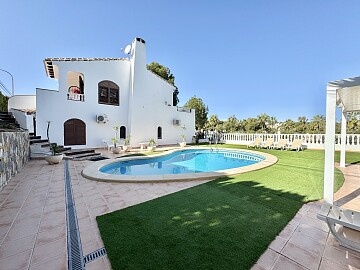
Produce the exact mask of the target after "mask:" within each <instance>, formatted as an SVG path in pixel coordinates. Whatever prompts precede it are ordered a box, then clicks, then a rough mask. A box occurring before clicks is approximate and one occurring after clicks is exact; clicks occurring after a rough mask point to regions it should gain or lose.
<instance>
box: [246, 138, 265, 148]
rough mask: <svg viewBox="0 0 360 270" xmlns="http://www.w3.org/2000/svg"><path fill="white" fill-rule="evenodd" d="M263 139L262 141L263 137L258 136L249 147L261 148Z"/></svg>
mask: <svg viewBox="0 0 360 270" xmlns="http://www.w3.org/2000/svg"><path fill="white" fill-rule="evenodd" d="M261 141H262V138H261V137H256V138H255V140H254V141H253V142H251V143H249V144H248V146H247V147H248V148H249V147H254V148H256V147H257V148H260V146H261Z"/></svg>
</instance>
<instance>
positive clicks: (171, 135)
mask: <svg viewBox="0 0 360 270" xmlns="http://www.w3.org/2000/svg"><path fill="white" fill-rule="evenodd" d="M132 50H133V52H132V57H131V60H127V59H124V60H110V61H103V60H97V61H81V60H76V61H53V65H54V66H55V68H56V70H57V71H58V74H59V75H58V77H59V91H54V90H44V89H37V91H36V96H37V100H36V115H37V134H38V135H41V136H42V137H43V138H46V128H47V121H50V122H51V124H50V132H49V135H50V136H49V137H50V141H51V142H57V143H58V144H64V123H65V122H66V121H67V120H69V119H72V118H76V119H80V120H82V121H83V122H85V124H86V145H78V146H76V145H75V146H74V145H72V146H71V147H72V148H74V149H76V148H85V147H87V148H92V147H94V148H95V147H102V146H103V142H102V140H103V139H105V140H107V141H111V138H113V137H114V135H115V130H114V126H115V125H118V126H125V127H126V133H127V135H131V145H132V146H135V147H136V146H139V143H140V142H147V141H148V140H149V139H150V138H154V139H155V140H156V141H157V143H158V144H159V145H161V144H175V143H177V142H180V141H181V140H182V138H181V134H183V133H184V130H183V129H182V128H181V126H184V125H185V127H186V130H185V133H186V138H187V142H191V138H192V136H193V135H194V133H195V111H194V110H192V112H191V113H188V112H178V111H177V108H176V107H174V106H167V105H165V101H167V103H169V104H172V92H173V89H174V88H173V86H171V85H170V84H168V83H167V82H165V81H164V80H163V79H162V78H159V77H158V76H156V75H154V74H153V73H151V72H150V71H148V70H147V69H146V48H145V44H143V43H141V42H138V41H134V42H133V48H132ZM68 72H79V73H81V75H83V80H84V96H85V99H84V101H74V100H68V99H67V91H68V87H69V86H70V85H69V83H68ZM103 80H109V81H112V82H114V83H116V84H117V85H118V86H119V89H120V91H119V103H120V105H119V106H113V105H104V104H99V103H98V83H99V82H100V81H103ZM99 114H106V115H107V116H108V119H109V121H108V122H107V123H97V122H96V120H95V119H96V115H99ZM173 119H178V120H181V126H174V125H173ZM158 126H161V127H162V138H163V139H161V140H157V128H158Z"/></svg>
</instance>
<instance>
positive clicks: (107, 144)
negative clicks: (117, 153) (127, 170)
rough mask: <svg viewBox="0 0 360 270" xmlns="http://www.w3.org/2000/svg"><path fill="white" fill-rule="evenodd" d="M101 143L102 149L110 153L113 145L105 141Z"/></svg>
mask: <svg viewBox="0 0 360 270" xmlns="http://www.w3.org/2000/svg"><path fill="white" fill-rule="evenodd" d="M102 142H103V143H104V148H105V149H107V150H108V151H110V150H111V149H112V148H114V145H113V144H111V143H109V142H108V141H107V140H105V139H104V140H102Z"/></svg>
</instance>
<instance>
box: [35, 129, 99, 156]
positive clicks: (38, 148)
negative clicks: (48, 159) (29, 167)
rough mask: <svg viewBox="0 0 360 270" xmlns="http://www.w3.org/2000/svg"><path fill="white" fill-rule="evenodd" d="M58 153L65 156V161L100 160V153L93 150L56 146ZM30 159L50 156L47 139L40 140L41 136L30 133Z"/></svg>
mask: <svg viewBox="0 0 360 270" xmlns="http://www.w3.org/2000/svg"><path fill="white" fill-rule="evenodd" d="M58 151H59V152H60V153H63V154H64V155H65V157H64V158H66V159H73V160H85V159H89V160H97V159H100V158H99V157H100V155H101V153H96V152H95V150H94V149H74V150H72V149H71V147H63V146H61V145H59V146H58ZM30 153H31V154H30V158H31V159H44V157H45V156H46V155H50V154H51V152H50V143H49V141H48V140H47V139H42V138H41V136H36V135H35V134H34V133H30Z"/></svg>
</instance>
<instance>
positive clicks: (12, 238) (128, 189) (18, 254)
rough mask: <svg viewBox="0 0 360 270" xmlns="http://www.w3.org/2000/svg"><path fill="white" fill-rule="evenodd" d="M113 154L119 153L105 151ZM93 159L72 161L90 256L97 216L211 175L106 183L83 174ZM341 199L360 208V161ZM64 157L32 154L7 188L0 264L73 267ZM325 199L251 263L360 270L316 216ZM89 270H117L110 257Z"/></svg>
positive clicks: (96, 240)
mask: <svg viewBox="0 0 360 270" xmlns="http://www.w3.org/2000/svg"><path fill="white" fill-rule="evenodd" d="M101 151H104V153H106V155H109V156H112V154H109V153H108V152H107V151H105V150H101ZM91 162H92V161H72V160H69V161H68V164H69V172H70V177H71V184H72V191H73V196H74V199H75V204H76V212H77V218H78V225H79V229H80V237H81V244H82V249H83V255H87V254H89V253H90V252H93V251H95V250H98V249H99V248H102V247H103V246H104V245H103V242H102V240H101V238H100V234H99V230H98V228H97V224H96V220H95V217H96V216H98V215H102V214H104V213H108V212H112V211H115V210H118V209H122V208H125V207H128V206H131V205H135V204H138V203H141V202H145V201H148V200H152V199H154V198H157V197H160V196H164V195H166V194H170V193H173V192H176V191H179V190H182V189H186V188H189V187H192V186H195V185H198V184H200V183H204V182H206V181H191V182H174V183H171V182H168V183H145V184H139V183H134V184H127V183H103V182H96V181H90V180H87V179H85V178H83V177H82V176H81V170H82V169H83V168H84V167H85V166H87V165H88V164H90V163H91ZM342 170H343V172H344V174H345V179H346V181H345V184H344V186H343V187H342V188H341V189H340V190H339V191H338V192H337V193H336V194H335V198H336V200H337V201H336V204H338V205H340V206H342V207H346V208H351V209H356V210H358V211H360V196H359V195H360V191H359V190H360V185H359V181H360V165H350V166H348V167H346V168H345V169H342ZM64 171H65V162H62V163H60V164H58V165H48V164H47V163H46V162H45V161H44V160H31V161H30V162H28V163H27V164H26V165H25V167H24V168H23V169H22V170H21V172H20V173H19V174H17V175H16V176H14V177H13V178H12V179H11V181H10V182H9V184H8V185H7V186H6V187H5V188H4V189H3V190H2V191H1V192H0V269H6V270H11V269H16V270H23V269H67V257H68V254H67V240H66V230H67V228H66V205H65V184H64V182H65V176H64ZM320 205H321V203H320V202H313V203H308V204H306V205H304V206H303V207H302V208H301V209H300V210H299V212H298V213H297V215H296V216H295V218H294V219H293V220H292V221H291V222H290V223H289V224H288V225H287V226H286V227H285V228H284V230H283V231H282V232H281V233H280V234H279V235H278V236H277V237H276V239H275V240H274V241H273V242H272V243H271V244H270V246H269V247H268V249H267V250H266V252H265V253H264V254H263V255H262V256H261V257H260V259H259V260H258V262H257V263H256V264H255V265H254V266H253V268H252V269H254V270H256V269H279V270H281V269H287V270H288V269H321V270H325V269H326V270H332V269H337V270H339V269H360V253H357V252H353V251H350V250H348V249H346V248H343V247H341V246H339V244H338V243H337V242H336V240H334V238H333V237H332V235H331V234H330V233H329V230H328V228H327V226H326V224H325V223H324V222H323V221H320V220H318V219H317V218H316V214H317V211H318V210H319V209H320ZM86 269H87V270H89V269H105V270H106V269H111V266H110V263H109V260H108V258H107V256H106V255H105V256H103V257H100V258H98V259H96V260H94V261H92V262H89V263H88V264H86Z"/></svg>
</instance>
